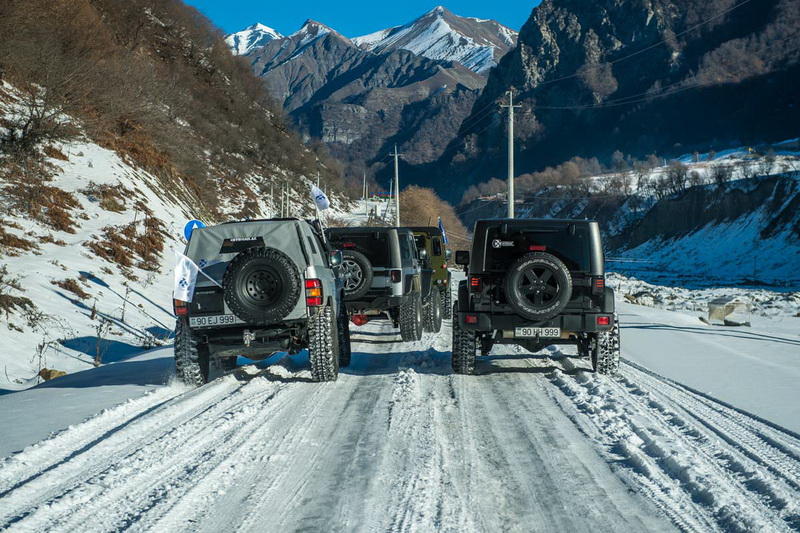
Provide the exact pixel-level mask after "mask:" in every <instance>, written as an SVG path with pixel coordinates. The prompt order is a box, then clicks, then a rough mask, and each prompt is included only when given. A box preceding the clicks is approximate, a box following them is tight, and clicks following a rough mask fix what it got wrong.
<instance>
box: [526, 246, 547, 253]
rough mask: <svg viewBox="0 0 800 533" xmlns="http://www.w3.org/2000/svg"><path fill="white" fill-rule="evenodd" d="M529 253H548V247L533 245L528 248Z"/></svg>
mask: <svg viewBox="0 0 800 533" xmlns="http://www.w3.org/2000/svg"><path fill="white" fill-rule="evenodd" d="M528 251H529V252H546V251H547V246H543V245H541V244H531V245H530V246H528Z"/></svg>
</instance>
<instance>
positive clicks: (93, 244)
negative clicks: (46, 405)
mask: <svg viewBox="0 0 800 533" xmlns="http://www.w3.org/2000/svg"><path fill="white" fill-rule="evenodd" d="M2 89H3V90H4V91H5V92H4V95H5V97H6V102H7V103H3V102H0V119H2V117H3V116H8V114H9V113H14V112H15V109H16V107H15V100H14V98H15V96H14V95H15V91H14V90H13V88H12V87H11V86H9V85H7V84H6V85H4V86H3V87H2ZM4 114H5V115H4ZM64 120H69V118H68V117H64ZM0 124H2V120H0ZM1 129H2V128H0V130H1ZM0 133H2V131H0ZM45 153H46V154H47V155H46V156H45V158H44V161H45V164H46V165H47V167H48V168H49V169H50V170H49V174H50V177H49V181H46V182H45V183H44V184H43V185H42V186H41V192H40V193H39V194H46V195H48V196H51V197H52V202H53V203H52V204H51V205H50V206H49V207H48V208H46V209H48V210H49V215H47V216H45V217H44V218H42V219H41V220H38V219H37V220H33V219H31V218H30V217H28V216H24V215H19V214H13V213H11V210H10V209H8V210H6V209H7V208H8V207H9V206H10V205H12V204H14V205H16V203H18V202H19V201H22V200H24V198H21V197H18V196H16V195H15V193H14V192H13V191H12V190H10V189H4V191H3V192H4V194H3V195H2V196H0V206H2V207H3V208H4V210H5V213H4V215H3V217H2V219H0V304H4V302H5V300H3V298H10V299H11V301H12V304H11V305H10V306H5V305H4V306H3V309H4V310H6V312H4V313H3V315H2V316H0V332H2V333H0V338H2V349H0V391H1V390H3V389H6V390H8V389H12V390H16V389H23V388H27V387H30V386H33V385H36V384H37V383H40V382H42V381H43V379H42V378H41V377H40V376H38V373H39V372H40V370H42V369H45V368H46V369H51V370H57V371H63V372H67V373H70V374H71V373H74V372H77V371H80V370H85V369H87V368H91V367H92V365H93V361H94V359H95V358H98V359H99V360H100V361H101V364H106V363H117V362H121V361H125V360H127V359H128V358H130V357H132V356H134V355H136V354H138V353H140V352H141V351H142V350H144V349H148V348H152V347H154V346H159V345H163V344H168V343H169V342H171V341H170V335H171V332H172V329H173V328H174V318H173V315H172V309H171V305H172V304H171V302H172V300H171V298H172V266H173V265H174V255H173V250H174V249H177V250H182V249H183V246H184V241H183V237H182V235H183V226H184V224H185V223H186V222H187V221H188V220H191V219H193V218H202V217H201V215H200V214H199V213H198V212H196V211H195V210H194V209H193V208H192V207H191V206H192V205H193V197H192V196H191V194H189V193H188V191H182V190H180V189H175V188H171V187H168V185H169V184H165V182H164V180H163V178H161V177H159V176H156V175H153V174H151V173H149V172H147V171H145V170H142V169H141V168H139V167H137V166H136V165H135V164H133V163H132V162H131V161H130V160H129V159H127V158H126V157H123V156H121V155H120V154H118V153H116V152H114V151H112V150H109V149H107V148H103V147H101V146H98V145H97V144H95V143H93V142H90V141H87V140H75V141H72V142H63V143H62V142H54V143H51V144H50V145H48V147H47V148H46V149H45ZM278 176H281V177H282V178H284V179H287V178H288V177H289V175H288V174H287V173H283V174H282V175H280V174H279V175H278ZM274 177H277V176H273V178H274ZM243 183H244V184H245V185H246V186H247V187H248V190H243V191H238V193H235V194H233V195H229V194H225V195H224V196H223V195H222V194H220V198H221V199H222V202H221V206H222V209H223V213H222V216H223V217H224V218H226V219H227V218H228V217H230V218H240V217H241V213H242V212H243V210H244V209H245V205H246V204H247V205H249V206H250V208H252V209H253V212H255V213H257V214H258V215H259V216H270V215H272V214H275V211H274V210H273V203H272V201H271V199H270V198H269V196H268V195H264V194H261V193H259V192H258V191H259V190H260V189H262V188H263V183H264V178H263V177H260V176H251V177H249V178H247V179H246V180H245V181H243ZM1 184H2V182H0V185H1ZM292 187H293V189H290V190H291V194H290V195H289V201H290V212H291V213H292V214H294V215H297V216H304V215H309V214H311V213H312V210H313V204H312V202H311V200H310V197H309V187H310V182H308V181H307V180H304V179H302V178H301V179H300V180H297V181H295V180H292ZM295 187H296V189H294V188H295ZM276 194H277V192H276ZM333 201H334V205H335V206H337V209H341V205H342V204H341V203H339V204H338V205H337V198H334V200H333ZM56 216H57V217H58V218H55V217H56ZM208 222H211V221H208ZM13 302H17V303H16V304H14V303H13ZM26 302H29V303H26ZM6 307H7V308H6Z"/></svg>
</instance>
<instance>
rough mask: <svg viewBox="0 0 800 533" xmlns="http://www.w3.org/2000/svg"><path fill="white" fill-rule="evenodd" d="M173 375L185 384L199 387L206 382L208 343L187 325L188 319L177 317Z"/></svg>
mask: <svg viewBox="0 0 800 533" xmlns="http://www.w3.org/2000/svg"><path fill="white" fill-rule="evenodd" d="M174 348H175V375H176V376H177V378H178V380H179V381H180V382H182V383H185V384H186V385H190V386H193V387H199V386H201V385H204V384H206V383H208V372H209V353H208V345H207V344H203V343H201V342H200V336H199V335H197V334H196V333H194V332H193V331H192V329H191V328H190V327H189V320H188V319H187V318H185V317H181V318H178V322H177V323H176V324H175V346H174Z"/></svg>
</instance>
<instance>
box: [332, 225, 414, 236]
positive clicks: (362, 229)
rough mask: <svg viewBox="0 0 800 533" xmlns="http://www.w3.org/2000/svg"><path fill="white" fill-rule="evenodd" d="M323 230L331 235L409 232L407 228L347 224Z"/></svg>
mask: <svg viewBox="0 0 800 533" xmlns="http://www.w3.org/2000/svg"><path fill="white" fill-rule="evenodd" d="M325 231H327V232H328V234H332V235H335V234H337V233H384V232H386V233H388V232H390V231H397V232H398V233H408V232H410V230H409V229H408V228H395V227H393V226H347V227H344V228H328V229H327V230H325Z"/></svg>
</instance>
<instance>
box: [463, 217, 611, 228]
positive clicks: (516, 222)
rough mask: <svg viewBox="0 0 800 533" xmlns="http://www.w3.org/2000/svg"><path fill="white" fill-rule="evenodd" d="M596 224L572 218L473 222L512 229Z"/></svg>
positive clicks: (491, 219)
mask: <svg viewBox="0 0 800 533" xmlns="http://www.w3.org/2000/svg"><path fill="white" fill-rule="evenodd" d="M593 222H594V223H596V221H595V220H589V219H585V218H581V219H573V218H484V219H481V220H478V221H477V222H475V225H476V226H477V225H478V224H481V225H484V224H497V223H500V224H508V225H509V226H511V227H513V228H518V227H520V226H531V225H537V226H542V225H553V226H563V225H564V224H576V225H588V224H591V223H593Z"/></svg>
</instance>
